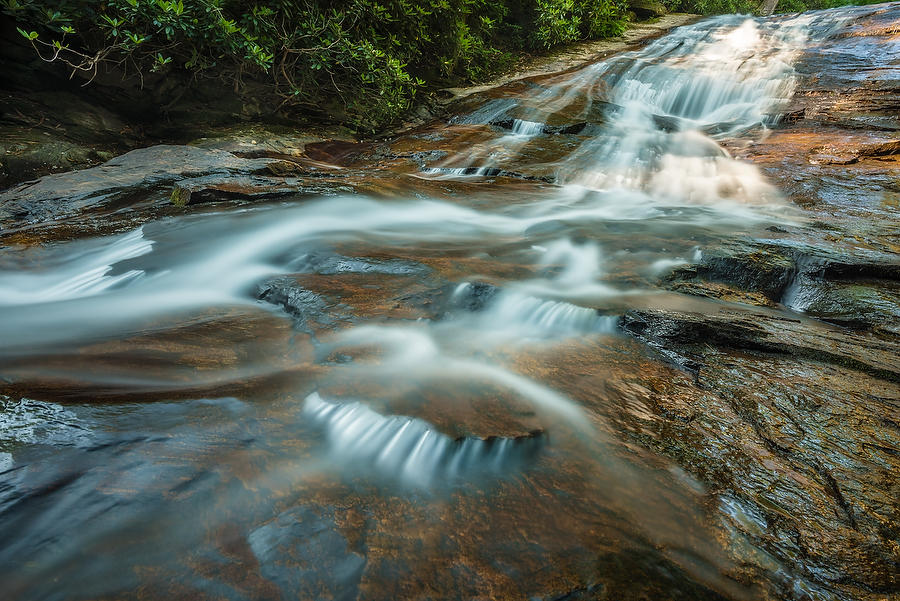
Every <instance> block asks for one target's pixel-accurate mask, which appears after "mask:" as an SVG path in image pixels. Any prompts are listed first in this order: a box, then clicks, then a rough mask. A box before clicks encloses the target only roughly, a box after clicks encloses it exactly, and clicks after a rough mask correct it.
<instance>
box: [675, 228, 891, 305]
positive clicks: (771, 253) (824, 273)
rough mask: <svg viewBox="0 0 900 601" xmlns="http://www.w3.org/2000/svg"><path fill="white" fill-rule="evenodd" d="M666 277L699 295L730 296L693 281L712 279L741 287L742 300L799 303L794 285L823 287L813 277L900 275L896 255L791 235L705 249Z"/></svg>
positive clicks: (819, 279)
mask: <svg viewBox="0 0 900 601" xmlns="http://www.w3.org/2000/svg"><path fill="white" fill-rule="evenodd" d="M668 279H669V281H670V284H669V287H670V289H672V290H678V291H681V292H687V293H697V294H699V295H701V296H711V297H719V298H725V297H726V296H731V297H734V294H730V293H727V290H725V291H723V290H721V289H717V288H716V287H715V286H708V285H703V284H698V283H697V282H698V281H699V282H712V283H716V284H722V285H725V286H726V287H730V288H734V289H737V290H738V291H744V292H746V293H747V296H746V297H745V300H743V301H741V302H748V301H749V302H750V303H751V304H774V303H779V302H782V303H784V304H785V305H788V306H790V307H792V308H798V305H797V303H796V302H795V300H794V298H793V297H794V296H795V295H796V294H797V291H798V289H800V288H803V287H804V286H805V287H806V288H810V287H816V286H817V287H820V288H821V287H823V286H818V285H817V284H815V283H816V282H820V283H821V282H829V281H854V280H866V279H868V280H872V279H874V280H886V281H897V280H898V279H900V259H898V258H897V257H896V256H895V255H892V254H890V253H883V252H877V251H869V250H866V249H860V248H842V247H837V248H835V247H829V246H825V245H823V244H816V245H812V244H808V243H802V242H795V241H790V240H754V241H749V242H740V243H731V244H727V245H723V246H720V247H715V248H711V249H707V250H704V251H703V252H702V253H701V258H700V262H699V263H698V264H696V265H692V266H689V267H685V268H681V269H677V270H675V271H674V272H673V273H672V274H671V275H670V276H669V278H668ZM723 294H724V296H723ZM754 295H762V297H763V298H759V297H758V296H754ZM800 310H803V309H802V308H800Z"/></svg>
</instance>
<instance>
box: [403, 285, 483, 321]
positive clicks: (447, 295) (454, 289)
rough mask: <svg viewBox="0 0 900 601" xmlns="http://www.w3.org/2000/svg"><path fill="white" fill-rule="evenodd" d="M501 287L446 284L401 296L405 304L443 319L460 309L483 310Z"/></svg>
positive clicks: (467, 310)
mask: <svg viewBox="0 0 900 601" xmlns="http://www.w3.org/2000/svg"><path fill="white" fill-rule="evenodd" d="M499 292H500V288H498V287H497V286H494V285H493V284H489V283H487V282H477V281H476V282H464V283H462V284H444V285H442V286H439V287H437V288H433V289H429V290H427V291H425V292H417V293H414V294H407V295H404V296H402V297H401V298H400V300H401V301H402V302H403V303H404V304H408V305H412V306H413V307H417V308H419V309H421V310H423V311H425V313H426V315H427V316H428V318H429V319H435V320H436V319H443V318H445V317H446V316H447V315H450V314H453V313H454V312H458V311H466V312H471V313H476V312H478V311H483V310H484V309H485V308H486V307H487V306H488V305H489V304H490V303H491V301H493V300H494V298H495V297H496V296H497V294H498V293H499Z"/></svg>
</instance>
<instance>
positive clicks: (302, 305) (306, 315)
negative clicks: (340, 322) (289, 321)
mask: <svg viewBox="0 0 900 601" xmlns="http://www.w3.org/2000/svg"><path fill="white" fill-rule="evenodd" d="M256 298H258V299H259V300H261V301H264V302H267V303H269V304H272V305H276V306H278V307H281V308H282V309H284V311H285V312H286V313H287V314H288V315H290V316H291V317H293V318H294V323H295V325H296V326H297V327H298V328H299V329H301V330H304V331H309V330H310V322H316V323H318V324H323V325H324V324H330V323H332V322H333V319H332V318H331V317H330V316H329V315H328V312H327V311H328V309H329V307H330V303H328V302H327V301H326V300H325V299H324V298H322V297H321V296H320V295H318V294H316V293H315V292H312V291H311V290H307V289H306V288H303V287H302V286H300V285H299V284H297V282H296V281H295V280H293V279H291V278H287V277H286V278H278V279H275V280H271V281H268V282H265V283H263V284H260V286H259V288H258V289H257V291H256Z"/></svg>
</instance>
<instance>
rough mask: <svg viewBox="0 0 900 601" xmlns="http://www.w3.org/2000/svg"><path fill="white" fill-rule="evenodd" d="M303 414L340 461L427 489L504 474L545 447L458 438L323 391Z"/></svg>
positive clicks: (535, 442) (534, 440) (534, 441)
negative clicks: (334, 400)
mask: <svg viewBox="0 0 900 601" xmlns="http://www.w3.org/2000/svg"><path fill="white" fill-rule="evenodd" d="M303 415H304V417H306V418H307V420H309V421H310V422H311V423H312V424H313V425H314V426H316V427H317V428H320V429H321V430H322V431H323V432H324V433H325V437H326V440H327V444H328V448H329V453H330V454H331V456H332V457H333V458H334V459H335V460H337V461H339V462H341V463H342V464H347V465H353V466H355V468H356V469H357V470H361V471H365V470H376V471H377V472H379V473H380V474H382V475H383V476H385V477H388V478H392V479H393V478H396V479H398V480H400V481H401V482H403V483H404V484H408V485H412V486H416V487H422V488H430V487H432V486H434V485H450V484H453V483H454V482H456V481H458V480H459V479H471V478H473V477H479V476H485V475H494V476H495V477H496V476H502V475H504V474H505V473H508V472H509V471H510V470H512V469H514V468H515V467H516V466H517V465H519V464H521V463H523V462H524V461H525V460H527V459H528V458H529V457H530V456H532V455H534V454H535V453H536V452H537V451H538V450H539V448H540V446H541V445H542V441H541V439H540V438H539V437H537V436H536V437H528V438H523V439H521V440H515V439H511V438H494V439H480V438H473V437H467V438H462V439H456V440H454V439H452V438H450V437H449V436H447V435H445V434H442V433H440V432H438V431H437V430H436V429H435V428H434V427H433V426H432V425H431V424H429V423H428V422H425V421H423V420H420V419H415V418H410V417H403V416H385V415H380V414H378V413H376V412H374V411H372V410H371V409H369V408H368V407H366V406H365V405H363V404H361V403H340V404H338V403H330V402H328V401H325V400H323V399H322V398H321V397H320V396H319V394H318V393H313V394H311V395H309V396H308V397H306V401H305V403H304V408H303Z"/></svg>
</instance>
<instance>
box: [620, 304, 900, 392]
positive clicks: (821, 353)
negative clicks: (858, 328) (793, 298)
mask: <svg viewBox="0 0 900 601" xmlns="http://www.w3.org/2000/svg"><path fill="white" fill-rule="evenodd" d="M620 327H621V329H622V330H624V331H625V332H627V333H629V334H631V335H633V336H635V337H637V338H638V339H640V340H642V341H644V342H646V343H647V344H649V345H650V346H652V347H654V348H656V349H657V350H659V351H660V352H662V353H663V355H664V356H666V357H667V358H669V359H670V360H672V361H673V362H674V363H676V364H678V365H680V366H682V367H685V368H687V369H689V370H692V371H697V370H699V369H700V368H701V367H702V365H703V363H702V356H703V349H704V347H707V346H712V347H718V348H727V349H737V350H746V351H756V352H761V353H766V354H775V355H790V356H793V357H796V358H800V359H808V360H812V361H819V362H822V363H829V364H834V365H841V366H846V367H849V368H852V369H856V370H859V371H862V372H865V373H867V374H870V375H872V376H874V377H877V378H882V379H885V380H888V381H892V382H900V365H898V364H897V362H896V360H895V356H896V354H897V353H898V352H900V343H897V342H893V343H892V342H887V341H883V340H879V339H877V338H873V337H872V336H864V335H859V334H851V333H848V332H846V331H842V330H838V329H832V328H828V327H826V326H814V325H813V324H811V323H809V322H804V321H801V320H795V319H789V318H785V317H781V316H778V315H776V314H769V313H751V312H744V311H738V310H734V309H732V310H728V311H725V310H722V311H721V312H720V313H718V314H714V315H707V314H700V313H682V312H676V311H663V310H631V311H628V312H626V313H625V315H624V317H623V318H622V320H621V322H620Z"/></svg>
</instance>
